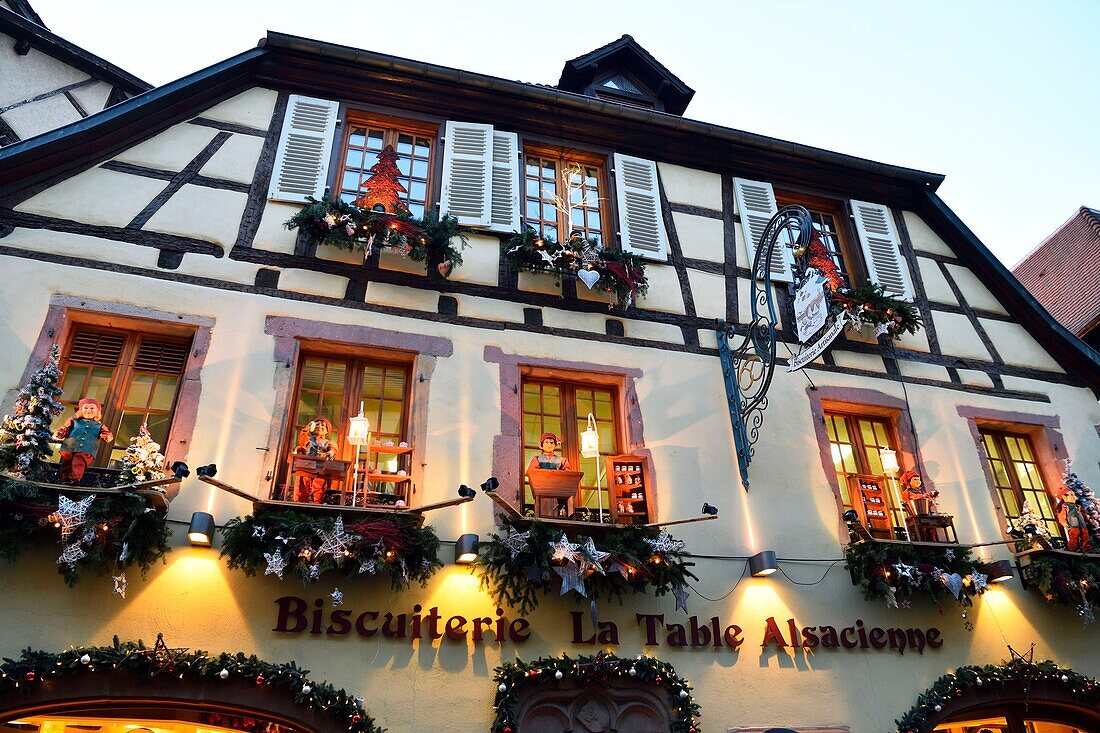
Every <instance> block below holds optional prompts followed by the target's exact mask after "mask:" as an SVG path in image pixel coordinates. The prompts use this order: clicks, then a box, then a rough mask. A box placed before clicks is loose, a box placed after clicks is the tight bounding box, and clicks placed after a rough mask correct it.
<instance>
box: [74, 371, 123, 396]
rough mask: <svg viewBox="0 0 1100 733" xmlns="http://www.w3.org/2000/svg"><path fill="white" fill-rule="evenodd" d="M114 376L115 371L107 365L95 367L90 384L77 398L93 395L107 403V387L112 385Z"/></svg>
mask: <svg viewBox="0 0 1100 733" xmlns="http://www.w3.org/2000/svg"><path fill="white" fill-rule="evenodd" d="M112 376H114V372H113V371H112V370H111V369H107V368H106V367H95V368H93V369H92V377H91V379H89V380H88V386H87V387H86V388H85V389H84V394H82V395H79V396H78V397H77V399H80V398H81V397H91V398H92V399H96V400H99V401H100V402H101V403H102V404H107V389H108V387H110V386H111V377H112Z"/></svg>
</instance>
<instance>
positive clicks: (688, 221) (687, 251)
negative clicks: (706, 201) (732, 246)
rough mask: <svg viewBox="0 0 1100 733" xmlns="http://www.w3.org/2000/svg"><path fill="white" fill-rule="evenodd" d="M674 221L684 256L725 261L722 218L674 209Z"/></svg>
mask: <svg viewBox="0 0 1100 733" xmlns="http://www.w3.org/2000/svg"><path fill="white" fill-rule="evenodd" d="M672 221H673V223H674V224H675V225H676V234H677V236H678V237H679V238H680V250H681V251H682V252H683V253H684V257H692V258H695V259H699V260H710V261H711V262H724V261H725V259H726V254H725V246H724V245H723V243H722V232H723V224H722V220H721V219H712V218H710V217H707V216H696V215H694V214H681V213H679V212H677V211H674V212H672Z"/></svg>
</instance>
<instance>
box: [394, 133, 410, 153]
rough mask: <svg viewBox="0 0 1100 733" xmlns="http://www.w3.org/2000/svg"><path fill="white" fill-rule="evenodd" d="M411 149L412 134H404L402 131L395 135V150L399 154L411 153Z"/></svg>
mask: <svg viewBox="0 0 1100 733" xmlns="http://www.w3.org/2000/svg"><path fill="white" fill-rule="evenodd" d="M412 151H413V139H412V135H406V134H404V133H402V134H400V135H398V136H397V152H398V153H399V154H401V155H412Z"/></svg>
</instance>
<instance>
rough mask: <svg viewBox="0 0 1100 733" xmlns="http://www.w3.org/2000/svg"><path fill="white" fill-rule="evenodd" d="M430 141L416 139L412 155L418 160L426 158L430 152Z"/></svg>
mask: <svg viewBox="0 0 1100 733" xmlns="http://www.w3.org/2000/svg"><path fill="white" fill-rule="evenodd" d="M431 145H432V141H431V140H429V139H428V138H426V137H418V138H416V150H414V151H413V155H415V156H416V157H418V158H427V157H428V156H429V155H430V154H431V152H432V147H431Z"/></svg>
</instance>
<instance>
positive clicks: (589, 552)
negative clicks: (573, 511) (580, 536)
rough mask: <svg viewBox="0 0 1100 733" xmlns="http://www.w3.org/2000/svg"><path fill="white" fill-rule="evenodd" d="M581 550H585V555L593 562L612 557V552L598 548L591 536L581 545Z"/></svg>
mask: <svg viewBox="0 0 1100 733" xmlns="http://www.w3.org/2000/svg"><path fill="white" fill-rule="evenodd" d="M581 552H583V553H584V554H585V556H586V557H587V558H588V559H589V560H591V561H592V562H603V561H604V560H606V559H607V558H609V557H611V553H610V552H604V551H603V550H597V549H596V543H595V542H594V541H593V540H592V538H591V537H589V538H588V541H587V542H585V543H584V544H583V545H581Z"/></svg>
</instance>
